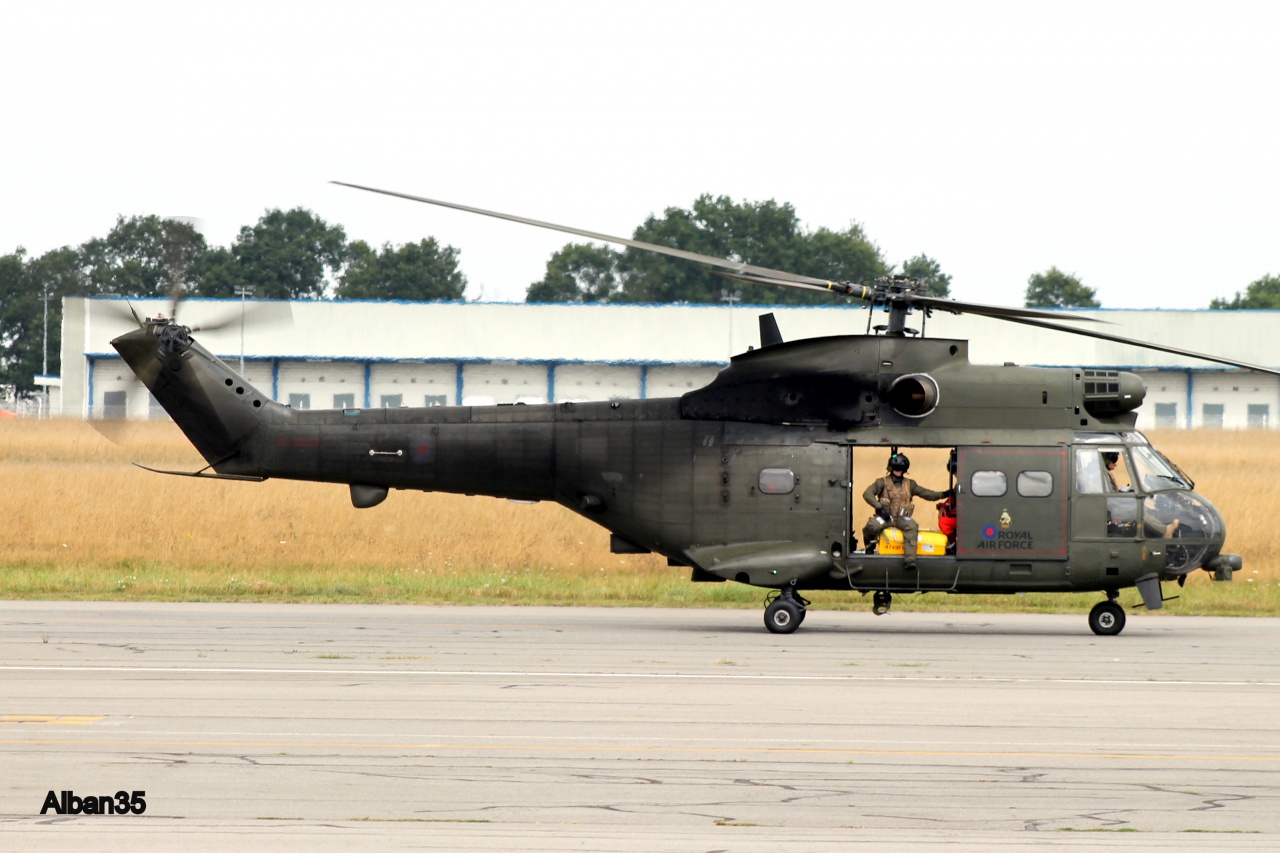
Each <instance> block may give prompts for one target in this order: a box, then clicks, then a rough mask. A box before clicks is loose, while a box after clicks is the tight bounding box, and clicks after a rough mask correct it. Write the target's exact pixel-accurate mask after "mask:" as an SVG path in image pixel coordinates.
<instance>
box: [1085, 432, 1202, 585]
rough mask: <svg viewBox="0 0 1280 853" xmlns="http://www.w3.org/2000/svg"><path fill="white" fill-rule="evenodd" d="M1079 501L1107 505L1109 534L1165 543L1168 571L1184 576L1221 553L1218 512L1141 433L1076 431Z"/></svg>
mask: <svg viewBox="0 0 1280 853" xmlns="http://www.w3.org/2000/svg"><path fill="white" fill-rule="evenodd" d="M1073 453H1074V458H1073V463H1074V469H1075V492H1076V495H1077V498H1078V500H1082V501H1084V502H1086V503H1092V502H1099V501H1100V502H1103V503H1104V504H1105V519H1106V538H1107V539H1108V540H1110V541H1115V540H1137V541H1145V542H1147V543H1148V547H1150V548H1153V549H1154V548H1157V547H1159V548H1161V549H1162V550H1163V552H1164V555H1165V567H1164V571H1165V573H1166V574H1168V575H1183V574H1186V573H1187V572H1190V571H1192V570H1194V569H1197V568H1200V567H1201V566H1202V565H1204V563H1205V562H1206V561H1207V560H1209V559H1211V558H1212V557H1214V556H1216V555H1217V554H1218V552H1219V550H1220V549H1221V548H1222V544H1223V541H1224V539H1225V537H1226V527H1225V525H1224V524H1223V521H1222V516H1221V515H1220V514H1219V513H1218V511H1217V510H1216V509H1215V508H1214V507H1213V505H1212V504H1210V503H1209V502H1208V501H1207V500H1205V499H1204V497H1202V496H1201V495H1199V494H1197V493H1196V492H1195V491H1194V487H1195V483H1193V482H1192V481H1191V478H1190V477H1188V476H1187V475H1186V474H1185V473H1183V471H1182V470H1181V469H1180V468H1178V466H1177V465H1175V464H1174V463H1173V462H1171V461H1169V460H1168V459H1167V458H1166V457H1165V456H1164V455H1163V454H1161V453H1160V452H1159V451H1158V450H1156V449H1155V448H1154V447H1152V446H1151V444H1150V442H1148V441H1147V438H1146V436H1144V435H1142V433H1140V432H1136V431H1134V432H1126V433H1122V434H1119V435H1117V434H1114V433H1077V434H1076V436H1075V448H1074V451H1073Z"/></svg>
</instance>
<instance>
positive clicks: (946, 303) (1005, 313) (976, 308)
mask: <svg viewBox="0 0 1280 853" xmlns="http://www.w3.org/2000/svg"><path fill="white" fill-rule="evenodd" d="M903 298H904V299H906V300H907V301H908V302H910V303H911V304H913V305H927V306H929V307H930V308H937V309H940V310H942V311H950V312H951V313H953V314H980V315H982V316H984V317H998V318H1000V319H1002V320H1012V319H1013V318H1014V317H1031V318H1036V317H1038V318H1040V319H1044V320H1074V321H1076V322H1078V323H1107V324H1108V325H1110V323H1109V321H1107V320H1099V319H1096V318H1094V317H1082V316H1079V315H1074V314H1059V313H1057V312H1055V311H1038V310H1036V309H1035V308H1006V307H1005V306H1003V305H983V304H982V303H980V302H961V301H959V300H957V299H946V298H943V297H941V296H924V295H922V294H915V293H913V294H908V295H906V296H904V297H903Z"/></svg>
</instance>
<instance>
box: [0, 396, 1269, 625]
mask: <svg viewBox="0 0 1280 853" xmlns="http://www.w3.org/2000/svg"><path fill="white" fill-rule="evenodd" d="M112 438H113V440H114V441H115V442H118V443H113V442H112V441H108V440H107V439H106V438H104V437H103V436H102V435H100V434H99V433H98V432H97V431H96V430H95V429H93V428H92V427H91V426H89V425H87V424H85V423H83V422H81V421H71V420H67V421H30V420H10V421H0V483H3V486H2V487H0V518H3V519H4V531H5V532H4V536H3V550H2V552H0V597H4V598H11V599H12V598H55V599H94V600H143V599H147V600H185V601H215V600H218V601H255V600H264V601H266V600H270V601H361V602H398V603H409V602H413V603H441V602H451V603H476V604H480V603H484V604H493V603H504V602H505V603H512V604H578V603H582V604H594V605H610V604H624V605H646V604H653V605H663V606H683V605H697V606H707V605H729V606H753V607H756V606H759V605H760V602H761V601H762V599H763V592H762V591H760V590H755V589H751V588H747V587H743V586H740V585H738V584H732V583H727V584H691V583H689V582H688V570H687V569H676V568H669V567H668V566H667V565H666V561H665V560H664V559H662V558H660V557H656V556H651V555H644V556H619V555H615V554H610V553H609V549H608V535H607V534H606V533H605V532H604V531H603V530H602V529H601V528H598V527H596V526H595V525H593V524H591V523H590V522H587V521H585V520H584V519H582V518H579V517H578V516H576V515H574V514H573V513H571V512H569V511H568V510H565V509H563V508H561V507H558V506H555V505H550V504H535V505H527V504H515V503H511V502H508V501H502V500H494V499H489V498H465V497H460V496H454V495H440V494H422V493H416V492H393V493H392V495H391V496H390V497H389V498H388V500H387V502H386V503H384V504H383V505H381V506H379V507H376V508H374V509H369V510H356V509H354V508H352V506H351V503H350V500H349V499H348V495H347V490H346V489H345V488H344V487H342V486H337V485H320V484H310V483H291V482H284V481H268V482H266V483H258V484H255V483H237V482H222V481H196V480H192V479H189V478H183V477H167V476H163V475H159V474H153V473H149V472H146V471H142V470H140V469H138V468H135V467H133V466H132V465H131V464H130V463H131V462H132V461H139V462H143V463H144V464H148V465H155V466H159V467H171V468H176V469H181V470H195V469H196V468H199V467H200V466H201V464H202V462H201V460H200V459H199V457H198V456H197V454H196V453H195V451H194V450H193V449H192V448H191V447H190V445H189V444H187V442H186V440H185V439H184V438H183V437H182V435H181V434H180V433H179V432H178V430H177V428H176V427H174V426H173V425H172V424H168V423H144V424H131V425H128V426H126V427H124V431H123V432H121V433H119V434H116V435H113V436H112ZM1151 438H1152V440H1153V442H1154V443H1155V444H1156V446H1157V447H1159V448H1160V449H1161V450H1162V451H1164V452H1165V453H1166V454H1167V455H1168V456H1169V457H1170V458H1172V459H1173V460H1174V461H1176V462H1177V463H1178V464H1179V465H1180V466H1181V467H1182V468H1183V469H1184V470H1186V471H1187V473H1188V474H1190V475H1191V476H1192V477H1193V478H1194V479H1195V480H1196V483H1197V488H1198V489H1199V490H1200V491H1202V492H1203V493H1204V494H1206V495H1207V496H1209V498H1210V499H1211V500H1212V501H1213V502H1214V503H1215V504H1216V505H1217V506H1218V508H1219V509H1220V510H1221V511H1222V512H1223V514H1224V516H1225V517H1226V519H1227V522H1228V529H1229V531H1230V534H1229V539H1228V543H1227V547H1228V549H1229V550H1231V551H1234V552H1236V553H1239V554H1241V555H1242V556H1243V557H1244V563H1245V569H1244V571H1243V572H1241V573H1240V574H1239V575H1237V577H1236V580H1235V582H1233V583H1230V584H1215V583H1211V582H1210V581H1209V578H1208V576H1207V575H1206V574H1205V573H1203V572H1197V573H1195V575H1194V576H1193V579H1192V580H1191V581H1190V582H1189V583H1188V584H1187V587H1186V589H1185V590H1183V591H1182V595H1183V597H1182V599H1181V600H1180V601H1178V602H1175V603H1173V604H1171V605H1170V606H1169V607H1168V608H1166V610H1165V612H1169V613H1220V614H1263V613H1265V614H1277V613H1280V553H1278V547H1277V544H1276V541H1275V538H1274V537H1272V536H1271V535H1270V528H1271V520H1272V519H1273V518H1274V517H1275V516H1276V514H1277V511H1280V498H1277V497H1275V496H1273V495H1272V493H1271V488H1270V487H1271V486H1272V485H1273V483H1274V480H1275V473H1276V472H1278V471H1280V442H1277V441H1276V438H1275V436H1274V435H1273V434H1272V433H1270V432H1261V431H1258V432H1189V431H1169V432H1163V433H1153V434H1152V435H1151ZM858 461H859V462H861V460H858ZM934 461H936V460H932V459H931V458H928V459H924V458H922V459H921V460H918V461H916V463H915V464H913V469H914V470H913V474H917V475H918V476H919V478H920V479H921V480H922V481H923V482H924V483H925V484H926V485H929V486H931V487H935V488H941V487H945V486H944V485H943V483H944V482H945V481H944V477H945V475H943V477H940V478H930V477H929V475H928V472H929V471H933V470H937V471H939V472H941V471H942V468H941V463H940V462H939V463H938V464H937V465H932V464H928V463H930V462H934ZM861 520H862V519H861V515H860V513H859V514H858V517H857V523H858V524H859V525H860V524H861ZM922 520H924V519H922ZM1167 591H1168V592H1169V594H1173V593H1174V592H1176V588H1175V587H1169V588H1168V590H1167ZM815 597H816V598H817V599H818V600H817V602H815V603H817V604H819V605H820V606H822V607H855V608H859V609H861V608H865V607H869V602H867V601H866V600H864V599H863V598H862V597H860V596H856V595H849V594H844V595H841V594H835V593H826V594H823V595H821V596H820V597H817V596H815ZM1096 599H1097V595H1094V594H1087V595H1080V596H1063V595H1057V596H1053V595H1028V596H972V597H965V596H944V595H928V596H919V597H916V598H908V599H904V600H902V601H901V603H900V605H899V606H901V607H903V608H910V609H916V610H920V609H957V610H958V609H965V610H1067V611H1071V610H1080V611H1083V610H1084V609H1086V608H1087V606H1088V605H1089V604H1090V603H1091V602H1092V601H1094V600H1096ZM1122 600H1123V601H1124V603H1126V604H1132V603H1134V602H1135V601H1137V596H1136V593H1134V592H1133V591H1127V592H1126V593H1125V594H1124V596H1122Z"/></svg>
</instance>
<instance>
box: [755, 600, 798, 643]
mask: <svg viewBox="0 0 1280 853" xmlns="http://www.w3.org/2000/svg"><path fill="white" fill-rule="evenodd" d="M803 619H804V615H803V612H802V611H801V609H800V605H798V604H796V603H795V602H794V601H791V600H790V599H786V598H779V599H777V600H776V601H774V602H773V604H770V605H769V606H768V607H766V608H765V609H764V626H765V627H766V628H768V629H769V632H770V633H772V634H790V633H793V632H794V631H795V630H796V629H797V628H799V627H800V622H801V621H803Z"/></svg>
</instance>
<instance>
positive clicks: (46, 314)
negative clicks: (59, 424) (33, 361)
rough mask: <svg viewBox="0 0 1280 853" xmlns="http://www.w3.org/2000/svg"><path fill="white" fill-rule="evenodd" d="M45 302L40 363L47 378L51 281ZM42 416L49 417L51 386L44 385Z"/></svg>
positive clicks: (46, 290) (47, 284)
mask: <svg viewBox="0 0 1280 853" xmlns="http://www.w3.org/2000/svg"><path fill="white" fill-rule="evenodd" d="M40 300H41V301H42V302H44V360H43V361H42V362H41V365H40V375H41V376H42V377H44V378H45V379H46V380H47V379H48V376H49V282H47V281H46V282H45V283H44V294H43V295H42V296H41V297H40ZM40 417H42V418H47V417H49V386H48V385H45V386H44V403H43V405H42V407H41V412H40Z"/></svg>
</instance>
